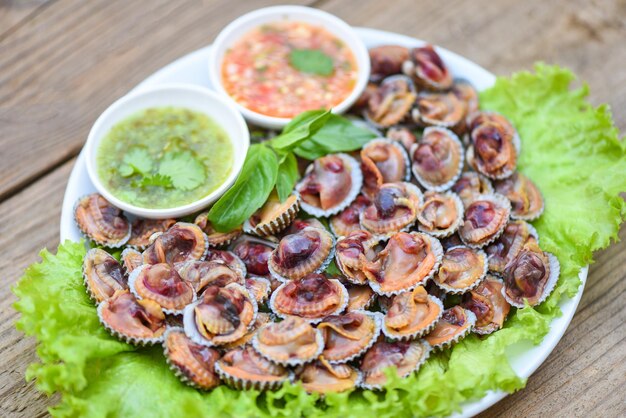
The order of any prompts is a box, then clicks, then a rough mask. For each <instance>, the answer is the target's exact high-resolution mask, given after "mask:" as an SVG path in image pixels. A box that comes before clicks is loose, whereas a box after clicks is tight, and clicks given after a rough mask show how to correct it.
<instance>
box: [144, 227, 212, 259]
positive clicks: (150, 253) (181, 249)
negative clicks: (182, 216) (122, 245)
mask: <svg viewBox="0 0 626 418" xmlns="http://www.w3.org/2000/svg"><path fill="white" fill-rule="evenodd" d="M208 245H209V243H208V241H207V238H206V235H205V234H204V232H202V230H201V229H200V227H199V226H198V225H195V224H190V223H186V222H178V223H176V224H175V225H174V226H172V227H171V228H170V229H168V230H167V231H166V232H164V233H163V234H161V235H159V236H158V237H157V238H156V239H155V240H154V242H153V243H152V244H150V246H149V247H148V248H146V249H145V251H144V252H143V262H144V264H158V263H167V264H174V263H180V262H183V261H190V260H201V259H202V258H203V257H204V256H205V254H206V252H207V248H208Z"/></svg>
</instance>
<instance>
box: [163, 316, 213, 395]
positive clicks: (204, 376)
mask: <svg viewBox="0 0 626 418" xmlns="http://www.w3.org/2000/svg"><path fill="white" fill-rule="evenodd" d="M163 346H164V351H165V358H166V360H167V362H168V363H169V364H170V366H171V367H172V368H173V369H174V370H175V372H176V375H177V376H179V377H180V378H181V380H182V381H183V382H185V383H188V384H190V385H191V386H194V387H197V388H199V389H204V390H208V389H213V388H214V387H216V386H218V385H219V384H220V378H219V376H218V375H217V374H216V373H215V369H214V364H215V362H216V361H217V360H218V359H219V358H220V354H219V352H218V351H217V350H215V349H213V348H209V347H206V346H203V345H200V344H196V343H194V342H193V341H191V340H190V339H189V338H188V337H187V336H186V335H185V333H184V331H183V330H182V328H171V329H169V330H168V331H167V332H166V333H165V341H164V343H163Z"/></svg>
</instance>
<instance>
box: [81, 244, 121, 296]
mask: <svg viewBox="0 0 626 418" xmlns="http://www.w3.org/2000/svg"><path fill="white" fill-rule="evenodd" d="M83 281H84V283H85V286H86V288H87V293H88V294H89V296H91V298H92V299H93V300H94V301H96V302H101V301H103V300H106V299H108V298H110V297H112V296H113V294H114V293H115V292H116V291H117V290H124V289H127V288H128V285H127V283H126V278H125V277H124V272H123V271H122V266H121V265H120V263H119V262H118V261H117V260H116V259H115V258H113V256H112V255H110V254H109V253H107V252H106V251H104V250H102V249H100V248H92V249H91V250H89V251H88V252H87V254H85V257H84V258H83Z"/></svg>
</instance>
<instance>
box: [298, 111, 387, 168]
mask: <svg viewBox="0 0 626 418" xmlns="http://www.w3.org/2000/svg"><path fill="white" fill-rule="evenodd" d="M375 137H376V134H375V133H373V132H371V131H369V130H367V129H365V128H361V127H359V126H356V125H355V124H353V123H352V122H350V120H349V119H346V118H344V117H342V116H339V115H334V114H331V115H330V116H329V118H328V120H327V121H326V123H325V124H324V126H323V127H322V128H321V129H320V130H318V131H317V132H316V133H315V134H314V135H312V136H311V137H310V138H309V139H307V140H304V141H302V142H301V143H300V144H299V145H298V147H296V148H295V149H294V151H293V152H295V153H296V155H298V156H299V157H302V158H306V159H307V160H314V159H316V158H319V157H322V156H324V155H326V154H332V153H336V152H344V151H354V150H356V149H359V148H361V147H362V146H363V145H364V144H365V143H367V142H368V141H370V140H371V139H372V138H375Z"/></svg>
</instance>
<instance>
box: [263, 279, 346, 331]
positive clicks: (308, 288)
mask: <svg viewBox="0 0 626 418" xmlns="http://www.w3.org/2000/svg"><path fill="white" fill-rule="evenodd" d="M347 304H348V291H347V290H346V288H345V287H344V286H343V285H342V284H341V282H339V280H336V279H328V278H327V277H326V276H325V275H323V274H309V275H308V276H306V277H304V278H302V279H298V280H290V281H288V282H286V283H283V284H282V285H281V286H280V287H278V289H276V290H275V291H274V293H272V296H271V297H270V308H271V309H272V311H273V312H274V313H275V314H276V315H278V316H280V317H283V318H284V317H286V316H288V315H295V316H300V317H302V318H304V319H306V320H307V321H309V322H311V323H318V322H320V321H321V320H323V319H324V318H325V317H327V316H329V315H336V314H338V313H340V312H342V311H343V310H344V309H345V307H346V305H347Z"/></svg>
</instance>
